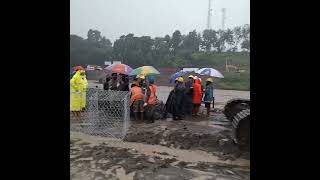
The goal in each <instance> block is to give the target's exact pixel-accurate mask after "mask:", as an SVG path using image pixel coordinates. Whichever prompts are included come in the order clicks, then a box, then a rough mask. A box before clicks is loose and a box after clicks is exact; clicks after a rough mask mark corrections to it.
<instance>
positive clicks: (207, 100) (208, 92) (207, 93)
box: [203, 78, 214, 116]
mask: <svg viewBox="0 0 320 180" xmlns="http://www.w3.org/2000/svg"><path fill="white" fill-rule="evenodd" d="M213 90H214V89H213V79H212V78H208V79H207V80H206V88H205V90H204V98H203V101H204V104H205V107H206V108H207V116H209V115H210V105H211V103H212V107H213V108H214V96H213Z"/></svg>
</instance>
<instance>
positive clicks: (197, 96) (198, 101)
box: [192, 77, 202, 116]
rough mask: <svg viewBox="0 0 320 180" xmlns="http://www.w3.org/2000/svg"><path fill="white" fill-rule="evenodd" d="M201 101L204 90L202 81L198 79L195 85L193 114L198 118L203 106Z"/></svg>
mask: <svg viewBox="0 0 320 180" xmlns="http://www.w3.org/2000/svg"><path fill="white" fill-rule="evenodd" d="M201 99H202V88H201V81H200V79H199V78H198V77H196V79H195V80H194V84H193V97H192V103H193V112H192V114H193V115H195V116H197V115H198V112H199V110H200V106H201Z"/></svg>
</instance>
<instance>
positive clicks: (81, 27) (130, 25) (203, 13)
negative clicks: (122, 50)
mask: <svg viewBox="0 0 320 180" xmlns="http://www.w3.org/2000/svg"><path fill="white" fill-rule="evenodd" d="M211 7H212V9H213V12H212V21H211V24H212V28H213V29H219V28H221V24H222V23H221V22H222V20H221V19H222V11H221V9H222V8H226V23H225V27H226V28H232V27H234V26H237V25H243V24H250V0H212V5H211ZM207 14H208V0H70V33H71V34H76V35H79V36H81V37H86V36H87V32H88V30H89V29H90V28H91V29H96V30H99V31H100V32H101V33H102V35H103V36H105V37H106V38H108V39H110V40H111V41H112V42H114V41H115V40H116V39H118V38H119V37H120V36H121V35H126V34H128V33H133V34H135V35H136V36H142V35H146V36H151V37H159V36H162V37H163V36H165V35H166V34H169V35H170V36H171V35H172V33H173V32H174V31H175V30H180V31H181V33H182V34H187V33H188V32H190V31H192V30H194V29H195V30H197V32H200V31H203V30H204V29H205V28H206V25H207Z"/></svg>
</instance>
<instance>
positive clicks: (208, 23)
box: [207, 0, 212, 29]
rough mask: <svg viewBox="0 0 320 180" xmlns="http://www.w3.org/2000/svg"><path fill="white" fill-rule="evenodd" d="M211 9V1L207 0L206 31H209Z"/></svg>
mask: <svg viewBox="0 0 320 180" xmlns="http://www.w3.org/2000/svg"><path fill="white" fill-rule="evenodd" d="M211 12H212V9H211V0H209V6H208V17H207V29H211V28H212V27H211V16H212V14H211Z"/></svg>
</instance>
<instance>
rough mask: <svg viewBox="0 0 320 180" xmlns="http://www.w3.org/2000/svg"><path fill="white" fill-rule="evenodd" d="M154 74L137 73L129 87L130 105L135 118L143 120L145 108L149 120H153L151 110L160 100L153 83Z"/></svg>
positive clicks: (152, 110)
mask: <svg viewBox="0 0 320 180" xmlns="http://www.w3.org/2000/svg"><path fill="white" fill-rule="evenodd" d="M154 80H155V78H154V76H148V77H147V78H146V77H145V76H144V75H138V76H137V77H136V78H135V79H134V80H133V83H132V85H131V89H130V107H131V110H132V112H133V113H134V117H135V119H136V120H138V119H139V116H140V119H141V120H142V121H143V119H144V113H145V110H146V111H147V113H146V114H147V115H148V117H147V118H148V120H149V122H151V123H152V122H154V116H153V112H154V110H155V108H156V105H158V104H159V103H160V102H159V101H158V99H157V95H156V93H157V86H156V85H155V84H154Z"/></svg>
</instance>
